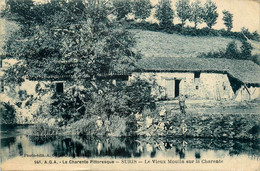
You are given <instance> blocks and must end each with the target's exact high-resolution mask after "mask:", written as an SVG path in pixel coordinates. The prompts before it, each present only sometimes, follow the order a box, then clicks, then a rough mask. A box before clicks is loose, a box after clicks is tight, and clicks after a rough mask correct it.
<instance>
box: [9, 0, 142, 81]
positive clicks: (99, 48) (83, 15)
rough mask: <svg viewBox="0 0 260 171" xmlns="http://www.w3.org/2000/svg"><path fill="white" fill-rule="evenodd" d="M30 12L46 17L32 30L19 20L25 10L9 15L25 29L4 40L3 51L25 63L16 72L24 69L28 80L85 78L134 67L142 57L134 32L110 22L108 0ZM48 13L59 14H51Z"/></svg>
mask: <svg viewBox="0 0 260 171" xmlns="http://www.w3.org/2000/svg"><path fill="white" fill-rule="evenodd" d="M10 9H11V8H10ZM31 9H32V10H31V15H33V14H34V13H38V12H39V11H41V12H40V13H41V14H44V15H42V16H40V19H38V18H35V19H34V20H32V21H31V23H30V27H28V26H27V23H24V21H25V20H26V19H25V17H26V16H24V17H23V16H20V17H19V18H17V17H16V15H17V14H18V13H20V11H23V10H24V8H23V7H21V9H20V10H17V12H14V13H13V12H12V11H7V12H6V13H8V15H11V16H12V17H13V20H15V21H17V22H18V23H19V24H20V25H21V27H20V29H19V30H18V31H17V32H16V33H15V34H13V35H12V36H11V37H10V39H9V40H8V41H7V42H6V45H5V50H6V52H7V54H9V55H11V56H13V57H16V58H17V59H19V60H21V61H22V62H23V64H22V65H20V66H17V67H18V69H17V71H19V68H21V69H22V66H26V72H23V73H24V74H25V75H27V76H40V77H48V76H57V77H63V76H68V77H71V78H74V79H75V80H78V79H81V80H84V78H85V77H96V76H98V75H102V74H104V73H107V72H109V71H111V70H113V72H121V71H125V70H127V69H129V68H133V67H134V63H135V61H136V60H137V59H138V58H139V55H138V54H136V53H135V52H134V51H133V50H132V47H133V46H134V45H135V40H134V38H133V36H132V34H131V33H129V32H127V31H126V30H125V29H124V28H123V26H122V25H120V24H118V23H116V22H113V21H112V20H109V17H108V15H110V14H111V13H112V10H113V9H110V6H109V5H107V3H105V2H104V1H101V0H89V1H81V0H78V1H68V2H65V1H50V2H49V3H46V4H39V5H34V6H33V7H32V8H31ZM50 9H55V10H53V13H49V10H50ZM36 11H37V12H36ZM21 69H20V70H21Z"/></svg>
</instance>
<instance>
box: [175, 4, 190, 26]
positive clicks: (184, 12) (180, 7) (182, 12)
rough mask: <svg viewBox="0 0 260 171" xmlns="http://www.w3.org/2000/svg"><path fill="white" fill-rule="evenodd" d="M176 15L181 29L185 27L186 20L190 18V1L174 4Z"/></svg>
mask: <svg viewBox="0 0 260 171" xmlns="http://www.w3.org/2000/svg"><path fill="white" fill-rule="evenodd" d="M175 6H176V13H177V16H178V17H179V19H180V20H181V25H182V27H183V26H184V25H185V22H186V20H188V19H189V18H190V16H191V9H190V1H189V0H178V1H177V2H176V4H175Z"/></svg>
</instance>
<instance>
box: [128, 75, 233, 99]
mask: <svg viewBox="0 0 260 171" xmlns="http://www.w3.org/2000/svg"><path fill="white" fill-rule="evenodd" d="M136 76H140V77H141V78H142V79H146V80H155V81H156V83H158V85H160V86H161V87H162V88H163V89H164V91H161V93H160V95H161V96H165V92H166V90H165V89H166V84H165V83H166V81H165V80H166V79H176V80H181V82H180V85H179V86H180V92H179V94H184V95H188V97H189V98H193V99H217V100H221V99H231V98H232V97H233V95H234V93H233V90H232V87H231V85H230V82H229V79H228V77H227V74H221V73H201V74H200V78H194V72H186V73H183V72H174V73H170V72H162V73H151V72H147V73H134V74H133V75H132V76H131V77H130V79H129V81H131V80H134V78H135V77H136ZM154 94H155V93H154Z"/></svg>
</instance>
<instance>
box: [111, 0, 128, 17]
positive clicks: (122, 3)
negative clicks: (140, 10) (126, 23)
mask: <svg viewBox="0 0 260 171" xmlns="http://www.w3.org/2000/svg"><path fill="white" fill-rule="evenodd" d="M113 6H114V11H115V14H116V16H117V19H118V20H121V19H125V18H126V17H127V15H128V14H129V13H131V12H132V8H131V2H130V1H129V0H113Z"/></svg>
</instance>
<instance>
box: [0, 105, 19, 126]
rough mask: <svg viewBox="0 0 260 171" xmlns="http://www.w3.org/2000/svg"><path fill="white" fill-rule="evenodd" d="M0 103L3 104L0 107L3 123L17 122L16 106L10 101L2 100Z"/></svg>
mask: <svg viewBox="0 0 260 171" xmlns="http://www.w3.org/2000/svg"><path fill="white" fill-rule="evenodd" d="M0 105H1V108H0V113H1V114H0V116H1V124H14V123H16V117H15V108H14V107H13V106H12V105H10V104H9V103H5V102H1V103H0Z"/></svg>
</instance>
